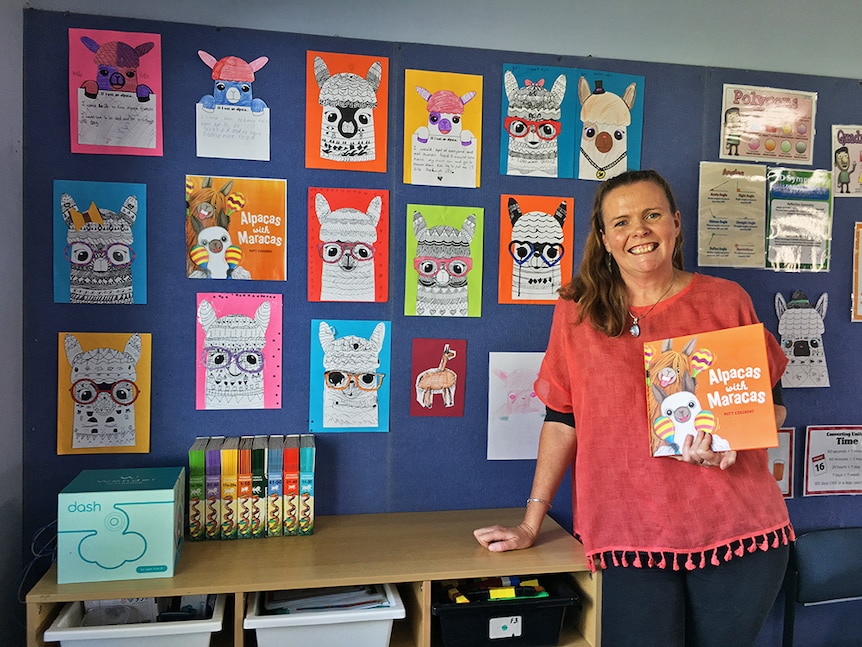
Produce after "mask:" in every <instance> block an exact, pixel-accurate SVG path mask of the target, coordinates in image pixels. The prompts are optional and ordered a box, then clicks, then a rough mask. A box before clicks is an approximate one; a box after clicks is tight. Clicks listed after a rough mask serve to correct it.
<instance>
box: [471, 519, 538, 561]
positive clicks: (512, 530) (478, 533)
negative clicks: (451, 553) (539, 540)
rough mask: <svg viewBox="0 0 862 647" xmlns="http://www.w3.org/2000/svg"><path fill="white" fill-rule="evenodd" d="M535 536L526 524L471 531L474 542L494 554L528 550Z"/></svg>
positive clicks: (533, 531) (530, 527) (489, 527)
mask: <svg viewBox="0 0 862 647" xmlns="http://www.w3.org/2000/svg"><path fill="white" fill-rule="evenodd" d="M537 534H538V533H537V532H536V531H535V530H533V527H532V526H530V524H528V523H526V522H522V523H520V524H519V525H517V526H488V527H486V528H477V529H476V530H474V531H473V536H474V537H475V538H476V541H478V542H479V543H480V544H482V545H483V546H484V547H485V548H487V549H488V550H490V551H491V552H494V553H502V552H504V551H507V550H519V549H521V548H529V547H530V546H532V545H533V542H535V541H536V535H537Z"/></svg>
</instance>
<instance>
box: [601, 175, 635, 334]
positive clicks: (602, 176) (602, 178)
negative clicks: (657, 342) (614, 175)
mask: <svg viewBox="0 0 862 647" xmlns="http://www.w3.org/2000/svg"><path fill="white" fill-rule="evenodd" d="M605 175H606V173H605V171H604V169H598V170H597V171H596V177H597V178H598V179H600V180H604V179H605ZM635 337H637V335H635Z"/></svg>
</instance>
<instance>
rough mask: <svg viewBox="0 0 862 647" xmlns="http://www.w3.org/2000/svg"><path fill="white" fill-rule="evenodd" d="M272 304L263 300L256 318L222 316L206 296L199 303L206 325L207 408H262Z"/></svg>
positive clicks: (204, 363) (201, 317)
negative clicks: (264, 350) (265, 355)
mask: <svg viewBox="0 0 862 647" xmlns="http://www.w3.org/2000/svg"><path fill="white" fill-rule="evenodd" d="M270 310H271V306H270V303H269V301H263V302H262V303H261V304H260V305H259V306H258V308H257V310H256V311H255V314H254V318H252V317H249V316H247V315H242V314H226V315H222V316H221V317H219V316H218V315H216V312H215V310H214V309H213V307H212V304H210V302H209V301H207V300H206V299H204V300H202V301H201V303H200V305H199V306H198V321H199V322H200V324H201V327H202V328H203V329H204V333H205V337H204V348H203V355H202V361H203V365H204V367H205V369H206V376H205V403H206V406H205V408H206V409H263V408H264V383H263V367H264V354H263V348H264V346H265V345H266V331H267V327H268V326H269V318H270Z"/></svg>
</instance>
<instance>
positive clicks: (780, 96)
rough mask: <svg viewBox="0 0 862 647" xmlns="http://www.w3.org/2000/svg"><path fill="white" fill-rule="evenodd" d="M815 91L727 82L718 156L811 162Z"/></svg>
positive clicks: (784, 161)
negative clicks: (798, 90)
mask: <svg viewBox="0 0 862 647" xmlns="http://www.w3.org/2000/svg"><path fill="white" fill-rule="evenodd" d="M816 107H817V93H816V92H797V91H795V90H780V89H776V88H764V87H757V86H751V85H735V84H729V83H725V84H724V91H723V95H722V103H721V133H720V140H721V144H720V149H719V158H721V159H737V160H751V161H753V162H777V163H784V164H811V161H812V153H813V151H814V113H815V111H816Z"/></svg>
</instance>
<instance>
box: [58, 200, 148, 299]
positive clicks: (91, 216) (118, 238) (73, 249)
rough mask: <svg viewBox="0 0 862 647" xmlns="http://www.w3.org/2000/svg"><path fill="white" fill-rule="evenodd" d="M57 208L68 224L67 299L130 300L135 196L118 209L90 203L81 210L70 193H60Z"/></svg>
mask: <svg viewBox="0 0 862 647" xmlns="http://www.w3.org/2000/svg"><path fill="white" fill-rule="evenodd" d="M60 210H61V212H62V214H63V220H64V221H65V223H66V227H67V232H66V251H65V255H66V259H67V260H68V261H69V266H70V269H69V300H70V302H71V303H91V304H96V303H99V304H128V303H133V302H134V298H133V297H134V295H133V290H132V261H133V260H134V258H135V253H134V251H133V250H132V243H133V242H134V235H133V233H132V227H133V226H134V224H135V219H136V218H137V215H138V199H137V197H135V196H134V195H130V196H129V197H127V198H126V199H125V201H124V202H123V205H122V207H120V210H119V211H111V210H110V209H104V208H100V207H97V206H96V203H95V202H91V203H90V207H89V209H87V210H86V211H84V212H81V211H78V205H77V204H76V203H75V200H74V199H73V198H72V196H71V195H69V194H68V193H63V194H62V195H61V196H60Z"/></svg>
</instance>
